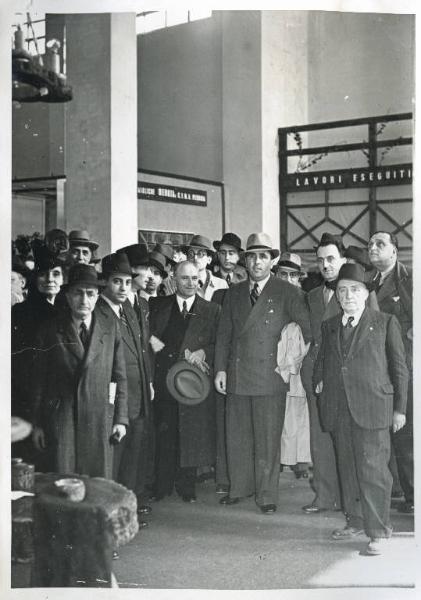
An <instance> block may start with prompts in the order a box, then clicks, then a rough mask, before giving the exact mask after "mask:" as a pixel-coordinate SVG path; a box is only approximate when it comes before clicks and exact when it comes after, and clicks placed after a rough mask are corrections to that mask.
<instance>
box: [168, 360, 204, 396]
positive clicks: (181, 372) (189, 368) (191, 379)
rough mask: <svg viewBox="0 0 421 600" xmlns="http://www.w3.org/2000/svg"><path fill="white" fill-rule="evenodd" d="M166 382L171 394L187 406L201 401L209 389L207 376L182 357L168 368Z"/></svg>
mask: <svg viewBox="0 0 421 600" xmlns="http://www.w3.org/2000/svg"><path fill="white" fill-rule="evenodd" d="M166 382H167V388H168V391H169V392H170V394H171V396H172V397H173V398H175V399H176V400H178V402H181V404H187V405H188V406H194V405H195V404H200V402H203V400H205V398H207V396H208V394H209V392H210V389H211V384H210V379H209V377H208V376H207V375H206V374H205V373H203V371H201V369H199V367H197V366H196V365H192V364H190V363H189V362H187V360H184V359H183V360H179V361H178V362H176V363H175V364H174V365H173V366H172V367H171V368H170V369H169V371H168V373H167V379H166Z"/></svg>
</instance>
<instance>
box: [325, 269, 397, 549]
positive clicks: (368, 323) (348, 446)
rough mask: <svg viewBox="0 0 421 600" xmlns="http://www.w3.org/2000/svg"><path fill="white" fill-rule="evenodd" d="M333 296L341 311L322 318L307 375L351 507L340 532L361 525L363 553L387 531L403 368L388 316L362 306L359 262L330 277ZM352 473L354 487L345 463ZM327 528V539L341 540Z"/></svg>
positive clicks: (363, 289) (375, 546) (380, 543)
mask: <svg viewBox="0 0 421 600" xmlns="http://www.w3.org/2000/svg"><path fill="white" fill-rule="evenodd" d="M336 295H337V298H338V300H339V303H340V305H341V309H342V310H341V313H340V314H338V315H336V316H334V317H332V318H330V319H328V320H327V321H324V322H323V324H322V344H321V348H320V352H319V354H318V357H317V360H316V364H315V368H314V376H313V384H314V389H315V392H316V393H319V394H320V416H321V421H322V425H323V427H324V429H325V430H326V431H331V432H332V435H333V437H334V440H335V448H336V452H337V460H338V467H339V476H340V480H341V485H342V492H343V503H344V509H345V511H346V512H347V513H348V514H349V510H347V505H348V503H351V505H352V506H355V502H354V499H355V496H356V495H357V497H358V498H359V503H358V506H359V514H358V515H355V516H354V521H353V522H352V523H350V522H348V523H347V525H346V526H345V528H344V529H345V531H347V530H350V529H351V530H353V534H357V533H358V532H361V533H362V532H363V531H365V533H366V535H367V536H368V537H369V538H370V542H369V544H368V546H367V550H366V552H367V554H380V553H381V552H382V548H383V546H384V540H385V539H387V538H388V537H390V536H391V533H392V529H391V524H390V498H391V491H392V481H393V479H392V475H391V473H390V470H389V460H390V433H389V430H390V428H391V427H392V430H393V431H394V432H397V431H399V430H400V429H401V428H402V427H403V426H404V425H405V410H406V400H407V391H408V369H407V367H406V362H405V350H404V346H403V342H402V335H401V332H400V327H399V323H398V321H397V319H396V317H394V316H392V315H387V314H385V313H382V312H380V311H375V310H373V309H371V308H368V307H367V306H366V300H367V298H368V295H369V292H368V289H367V286H366V281H365V273H364V269H363V268H362V267H361V266H360V265H353V264H346V265H344V266H342V267H341V270H340V271H339V276H338V285H337V290H336ZM350 469H351V470H354V469H355V472H356V481H357V487H355V485H354V483H353V480H354V477H353V474H352V477H349V473H348V472H349V470H350ZM342 532H343V530H335V531H334V532H333V533H332V537H333V539H343V538H344V537H349V536H346V535H345V536H344V535H343V533H342Z"/></svg>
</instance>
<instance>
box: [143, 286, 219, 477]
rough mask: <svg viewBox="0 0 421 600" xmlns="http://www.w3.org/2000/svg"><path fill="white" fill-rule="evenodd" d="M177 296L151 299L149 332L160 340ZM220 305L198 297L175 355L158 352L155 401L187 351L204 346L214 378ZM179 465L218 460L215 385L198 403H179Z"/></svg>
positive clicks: (195, 464)
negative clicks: (170, 369) (170, 370)
mask: <svg viewBox="0 0 421 600" xmlns="http://www.w3.org/2000/svg"><path fill="white" fill-rule="evenodd" d="M174 303H176V296H175V294H173V295H172V296H163V297H157V298H151V299H150V300H149V306H150V318H149V323H150V333H151V335H154V336H156V337H157V338H158V339H161V338H162V335H163V333H164V332H165V330H166V329H167V326H168V325H169V320H170V316H171V311H172V309H173V306H174ZM219 312H220V307H219V306H218V305H217V304H214V303H212V302H207V301H206V300H203V299H202V298H200V296H196V298H195V301H194V302H193V305H192V308H191V311H190V316H189V321H188V325H187V329H186V332H185V335H184V339H183V342H182V344H181V346H180V348H179V351H178V354H177V355H176V356H171V357H167V356H166V355H165V353H162V354H161V353H160V352H158V353H157V354H156V355H155V381H156V380H157V379H159V381H156V385H155V390H156V394H157V397H156V402H160V394H169V392H168V391H167V390H166V386H165V378H166V374H167V372H168V370H169V368H170V367H171V366H172V365H173V364H174V363H175V362H177V361H178V360H179V359H181V358H184V352H185V350H186V349H189V350H190V351H191V352H194V351H195V350H199V349H203V350H204V351H205V355H206V362H207V363H208V365H209V367H210V374H209V377H210V379H211V381H213V362H214V350H215V334H216V327H217V321H218V316H219ZM178 418H179V423H178V426H179V448H180V466H181V467H189V466H205V465H210V464H213V462H214V461H215V398H214V392H213V386H211V390H210V392H209V395H208V397H207V398H206V399H205V400H204V401H203V402H201V403H200V404H197V405H195V406H187V405H185V404H181V403H180V404H179V405H178Z"/></svg>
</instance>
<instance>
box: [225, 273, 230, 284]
mask: <svg viewBox="0 0 421 600" xmlns="http://www.w3.org/2000/svg"><path fill="white" fill-rule="evenodd" d="M225 281H226V282H227V284H228V287H229V286H230V285H231V275H230V274H229V273H228V275H227V277H226V279H225Z"/></svg>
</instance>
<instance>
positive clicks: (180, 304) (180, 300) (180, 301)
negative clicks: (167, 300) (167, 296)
mask: <svg viewBox="0 0 421 600" xmlns="http://www.w3.org/2000/svg"><path fill="white" fill-rule="evenodd" d="M175 297H176V300H177V304H178V308H179V309H180V312H183V302H185V303H186V305H187V310H188V311H189V312H190V309H191V307H192V305H193V302H194V300H195V298H196V295H194V296H190V297H189V298H182V297H181V296H179V295H178V294H176V296H175Z"/></svg>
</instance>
